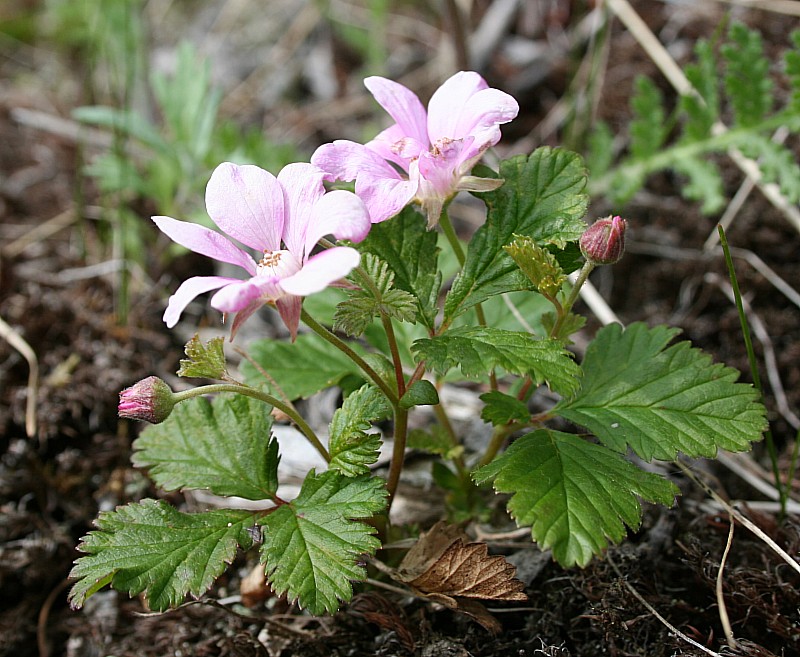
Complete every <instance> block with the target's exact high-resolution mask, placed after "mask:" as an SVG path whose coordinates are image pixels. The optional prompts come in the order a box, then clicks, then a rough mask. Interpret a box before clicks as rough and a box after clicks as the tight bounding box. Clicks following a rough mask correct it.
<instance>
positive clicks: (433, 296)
mask: <svg viewBox="0 0 800 657" xmlns="http://www.w3.org/2000/svg"><path fill="white" fill-rule="evenodd" d="M436 241H437V234H436V231H429V230H428V228H427V223H426V221H425V218H424V217H423V216H422V215H421V214H420V213H419V212H417V211H416V210H415V209H414V208H412V207H410V206H409V207H406V208H405V209H404V210H403V211H402V212H401V213H400V214H398V215H397V216H395V217H393V218H392V220H391V221H384V222H381V223H379V224H373V225H372V229H371V230H370V232H369V235H367V238H366V239H365V240H364V241H363V242H361V244H359V245H358V248H359V250H360V251H362V252H364V253H372V254H374V255H376V256H378V257H379V258H380V259H381V260H383V261H384V262H386V263H388V265H389V267H390V268H391V270H392V271H393V272H394V275H395V279H394V284H395V286H396V287H397V288H398V289H400V290H404V291H406V292H408V293H409V294H411V295H412V296H413V297H414V299H415V302H416V303H417V304H418V310H419V321H420V322H422V323H423V324H424V325H425V326H426V327H427V328H429V329H433V328H434V324H435V319H436V312H437V306H436V301H437V299H438V296H439V288H440V287H441V284H442V276H441V274H440V273H439V270H438V259H439V247H438V246H437V245H436Z"/></svg>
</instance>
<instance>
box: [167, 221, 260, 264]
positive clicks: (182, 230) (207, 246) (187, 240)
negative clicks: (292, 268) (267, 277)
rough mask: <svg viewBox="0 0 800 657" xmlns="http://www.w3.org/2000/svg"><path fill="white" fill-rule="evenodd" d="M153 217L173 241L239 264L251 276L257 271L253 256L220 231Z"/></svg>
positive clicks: (198, 251) (212, 256) (211, 256)
mask: <svg viewBox="0 0 800 657" xmlns="http://www.w3.org/2000/svg"><path fill="white" fill-rule="evenodd" d="M152 219H153V222H154V223H155V224H156V226H158V227H159V228H160V229H161V232H163V233H164V234H165V235H167V237H169V238H170V239H171V240H172V241H173V242H177V243H178V244H180V245H181V246H185V247H186V248H187V249H190V250H192V251H194V252H195V253H199V254H201V255H204V256H208V257H209V258H214V260H219V261H220V262H227V263H230V264H232V265H239V267H241V268H242V269H245V270H246V271H247V272H248V273H249V274H250V275H251V276H252V275H253V274H255V273H256V263H255V261H254V260H253V258H251V257H250V255H249V254H247V253H245V252H244V251H242V250H241V249H239V248H238V247H236V246H234V245H233V244H231V242H229V241H228V240H227V239H225V237H223V236H222V235H220V234H219V233H217V232H215V231H213V230H209V229H208V228H205V227H203V226H198V225H197V224H192V223H189V222H188V221H178V220H177V219H173V218H172V217H152Z"/></svg>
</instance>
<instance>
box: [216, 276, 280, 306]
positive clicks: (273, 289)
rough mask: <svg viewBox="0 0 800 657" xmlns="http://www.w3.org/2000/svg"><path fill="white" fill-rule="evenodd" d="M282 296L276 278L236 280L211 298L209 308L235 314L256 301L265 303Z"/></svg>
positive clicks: (256, 277)
mask: <svg viewBox="0 0 800 657" xmlns="http://www.w3.org/2000/svg"><path fill="white" fill-rule="evenodd" d="M282 294H283V292H282V291H281V289H280V288H279V287H278V278H276V277H273V276H269V277H268V276H255V277H253V278H249V279H247V280H246V281H240V280H237V281H235V282H233V283H231V284H230V285H226V286H225V287H223V288H222V289H221V290H220V291H219V292H217V293H216V294H215V295H214V296H213V297H211V307H212V308H216V309H217V310H219V311H221V312H223V313H235V312H239V311H240V310H243V309H244V308H246V307H247V306H249V305H250V304H251V303H252V302H253V301H256V300H257V299H263V300H264V303H266V302H267V301H268V300H269V299H275V298H277V297H280V296H282Z"/></svg>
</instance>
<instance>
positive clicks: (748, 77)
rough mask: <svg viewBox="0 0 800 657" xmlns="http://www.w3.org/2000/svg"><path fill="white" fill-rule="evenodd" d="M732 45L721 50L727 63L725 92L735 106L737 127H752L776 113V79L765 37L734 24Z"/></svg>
mask: <svg viewBox="0 0 800 657" xmlns="http://www.w3.org/2000/svg"><path fill="white" fill-rule="evenodd" d="M728 38H729V40H730V42H729V43H726V44H724V45H723V46H722V47H721V48H720V52H721V53H722V57H723V58H724V59H725V62H726V71H725V78H724V79H725V90H726V92H727V94H728V97H729V98H730V101H731V105H732V107H733V116H734V125H737V126H751V125H755V124H757V123H758V122H759V121H761V120H762V119H763V118H764V117H765V116H766V115H767V114H768V113H769V112H770V111H771V110H772V80H771V79H770V77H769V60H768V59H767V58H766V56H765V55H764V46H763V44H762V41H761V35H760V34H759V33H758V32H757V31H756V30H750V29H748V28H747V27H746V26H745V25H743V24H741V23H732V24H731V27H730V31H729V33H728Z"/></svg>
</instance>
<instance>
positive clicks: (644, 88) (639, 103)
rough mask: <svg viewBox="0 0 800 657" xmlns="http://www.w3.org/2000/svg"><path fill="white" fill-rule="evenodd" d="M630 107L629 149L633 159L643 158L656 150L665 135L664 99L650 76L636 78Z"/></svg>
mask: <svg viewBox="0 0 800 657" xmlns="http://www.w3.org/2000/svg"><path fill="white" fill-rule="evenodd" d="M631 109H632V110H633V119H632V121H631V124H630V136H631V143H630V151H631V155H632V156H633V157H634V158H635V159H642V160H643V159H646V158H648V157H650V156H651V155H653V154H654V153H656V152H658V150H659V148H661V145H662V144H663V143H664V139H665V138H666V136H667V133H666V127H665V125H666V121H665V116H664V99H663V97H662V95H661V92H660V91H659V90H658V87H656V85H655V83H654V82H653V81H652V80H651V79H650V78H647V77H644V76H638V77H637V78H636V81H635V82H634V92H633V96H632V97H631Z"/></svg>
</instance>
